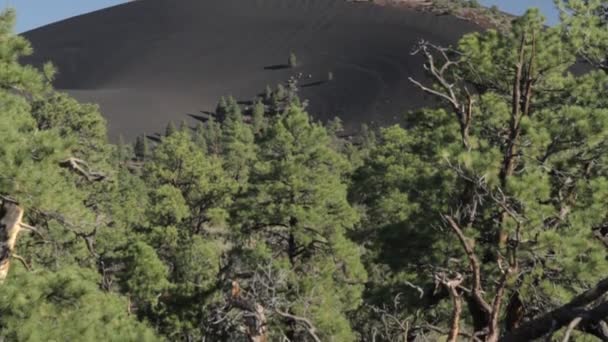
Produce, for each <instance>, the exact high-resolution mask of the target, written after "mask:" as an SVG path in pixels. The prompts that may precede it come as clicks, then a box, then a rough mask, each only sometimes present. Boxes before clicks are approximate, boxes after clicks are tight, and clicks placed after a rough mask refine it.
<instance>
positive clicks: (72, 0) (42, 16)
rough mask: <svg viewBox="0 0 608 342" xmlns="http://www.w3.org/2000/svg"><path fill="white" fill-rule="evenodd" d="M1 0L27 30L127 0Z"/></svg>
mask: <svg viewBox="0 0 608 342" xmlns="http://www.w3.org/2000/svg"><path fill="white" fill-rule="evenodd" d="M0 1H1V2H0V4H2V6H7V5H9V6H12V7H14V8H16V9H17V28H16V31H17V32H24V31H27V30H31V29H33V28H36V27H39V26H43V25H46V24H50V23H53V22H55V21H59V20H62V19H66V18H69V17H72V16H75V15H79V14H83V13H88V12H91V11H95V10H98V9H102V8H105V7H109V6H114V5H118V4H121V3H124V2H126V1H125V0H0ZM143 1H145V0H143ZM201 1H205V0H201ZM286 1H288V0H286ZM479 2H480V3H482V4H484V5H486V6H491V5H497V6H498V7H499V8H500V9H502V10H504V11H505V12H510V13H514V14H521V13H522V12H523V11H524V10H525V9H526V8H528V7H531V6H534V7H539V8H540V9H541V10H542V11H543V13H545V15H546V16H547V17H548V18H549V23H555V22H556V21H557V12H556V11H555V8H554V6H553V0H480V1H479Z"/></svg>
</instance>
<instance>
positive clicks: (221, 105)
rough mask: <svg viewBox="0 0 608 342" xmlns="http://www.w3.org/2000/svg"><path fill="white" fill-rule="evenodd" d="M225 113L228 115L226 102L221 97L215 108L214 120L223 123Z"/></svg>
mask: <svg viewBox="0 0 608 342" xmlns="http://www.w3.org/2000/svg"><path fill="white" fill-rule="evenodd" d="M226 113H228V101H227V100H226V98H225V97H223V96H222V97H221V98H220V101H219V102H218V103H217V106H216V107H215V119H216V120H218V121H220V122H221V121H224V118H225V117H226Z"/></svg>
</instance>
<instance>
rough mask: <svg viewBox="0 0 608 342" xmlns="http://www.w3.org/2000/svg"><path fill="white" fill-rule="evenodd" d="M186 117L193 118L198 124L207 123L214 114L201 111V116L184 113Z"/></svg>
mask: <svg viewBox="0 0 608 342" xmlns="http://www.w3.org/2000/svg"><path fill="white" fill-rule="evenodd" d="M186 115H188V116H189V117H191V118H193V119H194V120H196V121H200V122H203V123H204V122H207V121H209V119H211V118H212V117H213V116H215V113H213V112H209V111H201V114H192V113H186Z"/></svg>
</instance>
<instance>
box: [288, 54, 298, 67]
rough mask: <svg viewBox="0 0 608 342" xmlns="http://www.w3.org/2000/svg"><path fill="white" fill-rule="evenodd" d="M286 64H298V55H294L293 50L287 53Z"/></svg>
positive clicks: (293, 65) (290, 65) (294, 65)
mask: <svg viewBox="0 0 608 342" xmlns="http://www.w3.org/2000/svg"><path fill="white" fill-rule="evenodd" d="M287 65H289V67H290V68H295V67H296V66H298V57H296V54H295V53H294V52H293V51H292V52H290V53H289V58H288V60H287Z"/></svg>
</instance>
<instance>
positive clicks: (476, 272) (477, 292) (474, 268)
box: [444, 215, 492, 315]
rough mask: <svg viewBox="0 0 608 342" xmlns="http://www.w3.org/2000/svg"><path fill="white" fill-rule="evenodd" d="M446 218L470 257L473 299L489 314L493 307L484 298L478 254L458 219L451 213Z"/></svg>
mask: <svg viewBox="0 0 608 342" xmlns="http://www.w3.org/2000/svg"><path fill="white" fill-rule="evenodd" d="M444 218H445V219H446V220H447V222H448V223H449V226H450V227H451V228H452V230H453V231H454V233H456V235H457V236H458V240H460V244H461V245H462V247H463V248H464V250H465V253H466V254H467V257H468V259H469V265H470V268H471V272H472V273H473V288H472V289H471V290H472V293H471V294H472V296H473V299H474V300H475V302H476V303H477V304H478V305H479V307H480V309H481V310H483V311H484V312H485V314H487V315H489V314H490V312H491V311H492V308H491V307H490V305H489V304H488V302H486V300H485V299H484V298H483V294H482V293H483V288H482V286H481V264H480V263H479V260H478V259H477V255H475V251H474V250H473V247H471V245H470V244H469V242H468V240H467V238H466V236H465V235H464V233H463V232H462V229H460V226H459V225H458V223H456V221H455V220H454V219H453V218H452V217H451V216H449V215H445V216H444Z"/></svg>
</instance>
